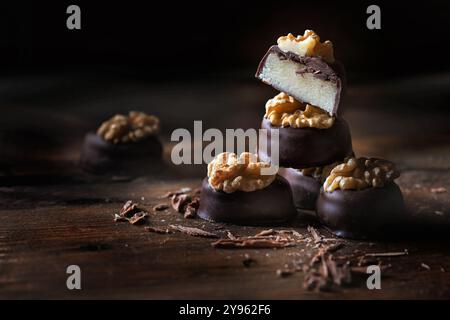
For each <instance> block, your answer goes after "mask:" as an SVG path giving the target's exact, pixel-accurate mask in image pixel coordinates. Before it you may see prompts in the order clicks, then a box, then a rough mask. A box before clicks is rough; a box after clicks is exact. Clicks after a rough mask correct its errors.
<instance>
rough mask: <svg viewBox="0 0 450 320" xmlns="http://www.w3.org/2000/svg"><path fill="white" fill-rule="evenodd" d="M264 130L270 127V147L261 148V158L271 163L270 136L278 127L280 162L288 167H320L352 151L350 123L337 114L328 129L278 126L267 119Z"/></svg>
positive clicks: (268, 143)
mask: <svg viewBox="0 0 450 320" xmlns="http://www.w3.org/2000/svg"><path fill="white" fill-rule="evenodd" d="M261 128H262V129H267V131H268V134H267V150H261V149H260V150H258V154H259V156H260V158H261V160H263V161H266V162H270V157H271V147H272V146H271V143H270V137H271V134H272V131H273V130H276V129H278V130H279V165H280V167H285V168H308V167H321V166H324V165H327V164H330V163H333V162H335V161H339V160H342V159H344V158H345V157H347V156H349V155H350V154H352V152H353V149H352V139H351V135H350V129H349V127H348V124H347V122H346V121H345V120H344V119H343V118H341V117H336V119H335V122H334V124H333V126H332V127H330V128H328V129H316V128H291V127H277V126H273V125H272V124H271V123H270V120H268V119H266V118H264V119H263V121H262V124H261Z"/></svg>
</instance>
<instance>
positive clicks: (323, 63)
mask: <svg viewBox="0 0 450 320" xmlns="http://www.w3.org/2000/svg"><path fill="white" fill-rule="evenodd" d="M256 77H257V78H259V79H260V80H261V81H263V82H264V83H266V84H269V85H270V86H272V87H273V88H275V89H276V90H278V91H280V93H279V94H277V95H276V96H275V97H273V98H272V99H269V100H268V101H267V103H266V113H265V115H264V118H263V121H262V125H261V127H262V128H263V129H266V130H267V132H268V138H269V139H268V141H271V139H270V137H271V135H273V134H277V135H278V136H279V143H278V144H277V145H276V146H275V145H271V143H273V142H269V143H268V144H267V148H264V149H266V150H264V149H263V148H260V149H259V150H258V155H252V154H249V153H244V154H242V155H240V156H238V155H235V154H234V153H223V154H220V155H218V156H217V157H216V159H214V160H213V161H212V162H211V163H210V164H209V166H208V177H207V178H206V179H205V180H204V182H203V185H202V195H201V201H200V208H199V216H200V217H202V218H204V219H207V220H213V221H222V222H231V223H238V224H270V223H273V222H282V221H286V220H289V219H290V218H292V217H294V216H295V213H294V212H296V210H295V209H310V210H316V213H317V217H318V219H319V221H320V222H322V223H323V224H324V225H325V226H326V227H327V228H328V229H329V230H330V231H332V232H333V233H334V234H336V235H338V236H342V237H350V238H369V237H380V236H383V233H384V232H385V231H386V230H388V228H390V227H392V226H394V228H395V226H396V225H398V223H399V222H401V221H402V220H403V218H404V213H405V209H404V203H403V197H402V194H401V191H400V189H399V188H398V186H397V185H396V184H395V182H394V179H395V178H397V177H398V176H399V173H398V172H397V170H396V169H395V166H394V164H392V163H391V162H389V161H386V160H382V159H376V158H356V157H355V156H354V153H353V149H352V140H351V135H350V130H349V127H348V125H347V123H346V121H345V120H344V119H343V117H342V116H341V115H340V113H339V112H338V107H339V102H340V101H341V94H342V89H343V84H344V83H345V75H344V68H343V67H342V64H340V63H339V62H338V61H336V60H335V58H334V50H333V44H332V43H331V42H330V41H325V42H321V41H320V37H319V36H318V35H317V34H316V33H315V32H314V31H311V30H306V31H305V33H304V34H303V35H302V36H297V37H295V36H293V35H292V34H288V35H287V36H284V37H280V38H279V39H278V45H274V46H272V47H271V48H270V49H269V50H268V52H267V53H266V54H265V56H264V57H263V59H262V61H261V63H260V65H259V67H258V71H257V73H256ZM275 131H276V133H275ZM274 148H278V154H277V156H278V160H279V161H278V164H279V166H280V170H279V172H278V174H263V173H262V171H261V169H263V168H267V167H269V166H270V163H271V162H272V161H271V160H272V157H275V156H274V153H273V151H275V149H274ZM273 162H275V161H273ZM272 164H274V163H272ZM288 189H290V190H291V192H287V191H288Z"/></svg>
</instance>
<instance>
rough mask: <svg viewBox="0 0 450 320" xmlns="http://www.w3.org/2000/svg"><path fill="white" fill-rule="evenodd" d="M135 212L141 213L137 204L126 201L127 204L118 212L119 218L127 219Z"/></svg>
mask: <svg viewBox="0 0 450 320" xmlns="http://www.w3.org/2000/svg"><path fill="white" fill-rule="evenodd" d="M136 211H142V210H140V209H139V208H138V204H137V203H136V202H133V201H131V200H128V201H127V202H125V204H124V205H123V207H122V209H121V210H120V216H121V217H127V216H130V215H131V214H133V213H136Z"/></svg>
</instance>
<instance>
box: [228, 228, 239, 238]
mask: <svg viewBox="0 0 450 320" xmlns="http://www.w3.org/2000/svg"><path fill="white" fill-rule="evenodd" d="M227 237H228V239H230V240H236V239H237V238H236V237H235V236H234V235H233V234H232V233H231V231H230V230H227Z"/></svg>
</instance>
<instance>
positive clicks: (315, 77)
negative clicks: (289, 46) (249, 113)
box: [256, 45, 346, 114]
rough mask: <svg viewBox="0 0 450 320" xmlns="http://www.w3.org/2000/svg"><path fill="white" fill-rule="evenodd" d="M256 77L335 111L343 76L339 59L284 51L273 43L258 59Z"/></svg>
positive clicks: (342, 68) (298, 97)
mask: <svg viewBox="0 0 450 320" xmlns="http://www.w3.org/2000/svg"><path fill="white" fill-rule="evenodd" d="M256 77H257V78H258V79H260V80H261V81H262V82H264V83H266V84H268V85H270V86H272V87H273V88H275V89H277V90H278V91H282V92H285V93H287V94H289V95H290V96H292V97H293V98H294V99H295V100H297V101H300V102H304V103H309V104H311V105H314V106H317V107H319V108H322V109H323V110H325V111H327V112H328V113H330V114H337V112H338V107H339V102H340V99H341V93H342V91H343V87H344V84H345V82H346V80H345V78H346V77H345V69H344V66H343V65H342V63H340V62H338V61H335V62H334V63H332V64H329V63H327V62H326V61H324V60H323V59H322V58H320V57H304V56H299V55H297V54H295V53H292V52H284V51H282V50H281V49H280V48H279V47H278V46H277V45H274V46H272V47H270V48H269V50H268V51H267V53H266V54H265V56H264V57H263V59H262V60H261V62H260V64H259V66H258V70H257V71H256Z"/></svg>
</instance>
